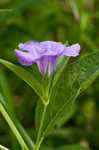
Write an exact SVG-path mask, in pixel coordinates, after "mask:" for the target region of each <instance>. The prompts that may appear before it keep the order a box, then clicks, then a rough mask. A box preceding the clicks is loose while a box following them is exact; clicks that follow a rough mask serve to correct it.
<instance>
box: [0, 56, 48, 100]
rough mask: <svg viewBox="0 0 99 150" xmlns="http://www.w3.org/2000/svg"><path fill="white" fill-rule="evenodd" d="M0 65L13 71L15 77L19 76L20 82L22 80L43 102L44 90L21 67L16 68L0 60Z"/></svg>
mask: <svg viewBox="0 0 99 150" xmlns="http://www.w3.org/2000/svg"><path fill="white" fill-rule="evenodd" d="M0 63H1V64H3V65H4V66H6V67H7V68H8V69H10V70H11V71H13V72H14V73H15V74H16V75H17V76H19V77H20V78H21V79H22V80H24V81H25V82H26V83H27V84H28V85H29V86H30V87H32V88H33V89H34V91H35V92H36V94H38V95H39V96H40V98H41V100H42V101H43V102H44V101H46V98H45V97H44V90H43V87H42V85H40V83H39V82H38V80H37V79H36V78H35V77H34V76H33V74H31V73H30V72H28V71H26V70H25V69H23V68H22V67H19V66H16V65H14V64H12V63H10V62H8V61H6V60H3V59H0Z"/></svg>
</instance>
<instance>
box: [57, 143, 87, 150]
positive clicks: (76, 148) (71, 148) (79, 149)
mask: <svg viewBox="0 0 99 150" xmlns="http://www.w3.org/2000/svg"><path fill="white" fill-rule="evenodd" d="M57 150H90V149H89V148H88V147H84V146H81V145H79V144H72V145H66V146H62V147H59V148H58V149H57Z"/></svg>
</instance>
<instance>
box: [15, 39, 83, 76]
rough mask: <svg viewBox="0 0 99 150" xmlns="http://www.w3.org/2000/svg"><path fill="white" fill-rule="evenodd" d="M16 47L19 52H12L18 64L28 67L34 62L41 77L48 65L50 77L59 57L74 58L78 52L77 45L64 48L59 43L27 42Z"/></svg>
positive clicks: (78, 46)
mask: <svg viewBox="0 0 99 150" xmlns="http://www.w3.org/2000/svg"><path fill="white" fill-rule="evenodd" d="M18 47H19V49H20V50H17V49H15V50H14V53H15V55H16V56H17V58H18V62H19V63H20V64H22V65H25V66H30V65H32V64H33V63H35V62H36V63H37V65H38V68H39V71H40V72H41V73H42V75H45V73H46V69H47V66H48V65H49V71H48V73H49V75H50V73H51V72H52V70H53V67H54V65H55V63H56V61H57V59H58V57H59V56H61V55H66V56H73V57H76V56H77V55H79V52H80V45H79V44H73V45H71V46H69V47H66V46H65V45H64V44H62V43H61V42H54V41H44V42H35V41H29V42H25V43H24V44H23V43H21V44H19V45H18Z"/></svg>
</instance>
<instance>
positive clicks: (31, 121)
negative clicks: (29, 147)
mask: <svg viewBox="0 0 99 150" xmlns="http://www.w3.org/2000/svg"><path fill="white" fill-rule="evenodd" d="M2 9H3V10H2ZM4 9H12V10H11V11H6V12H5V11H4ZM29 40H37V41H44V40H55V41H61V42H63V43H65V42H66V41H68V42H69V44H73V43H76V42H77V43H80V45H81V53H80V56H79V57H83V56H84V55H87V54H88V53H91V52H93V51H96V50H98V48H99V0H0V58H4V59H6V60H9V61H11V62H14V63H15V64H17V59H16V57H15V56H14V49H15V48H17V45H18V44H19V43H20V42H25V41H29ZM79 57H78V58H77V59H79ZM0 83H2V84H0V92H2V93H3V96H4V98H5V99H8V97H9V98H10V99H12V102H13V105H14V112H15V114H16V117H17V118H18V119H19V120H20V122H21V123H22V125H23V126H24V128H25V129H26V130H27V132H28V133H29V135H30V137H32V139H35V106H36V103H37V100H38V97H37V96H36V95H35V93H34V92H33V91H32V89H31V88H30V87H28V86H27V85H26V84H25V83H24V82H23V81H22V80H20V79H19V78H18V77H17V76H16V75H14V74H13V73H12V72H10V71H9V70H8V69H6V68H4V67H3V66H2V65H0ZM77 143H79V144H81V145H83V146H85V147H90V148H91V149H92V150H99V78H97V80H96V81H95V82H94V83H93V84H92V85H91V86H90V87H89V88H88V89H87V90H86V91H85V92H84V93H82V94H81V95H80V96H79V98H78V99H77V101H76V104H75V108H74V109H73V112H72V113H71V114H70V115H69V117H68V118H64V120H63V122H61V123H59V124H58V125H57V126H56V128H55V129H54V131H53V132H52V133H51V134H50V135H49V136H48V137H47V138H46V139H45V140H44V143H43V145H44V146H45V147H48V148H50V147H52V148H54V147H56V148H57V147H59V146H63V145H66V144H77ZM0 144H2V145H5V146H7V147H9V148H11V150H18V149H19V145H18V143H17V141H16V139H15V138H14V136H13V134H12V133H11V131H10V130H9V127H8V125H7V124H6V122H5V121H4V119H3V117H2V116H1V115H0ZM45 149H46V150H47V148H45ZM49 150H50V149H49ZM64 150H65V149H64Z"/></svg>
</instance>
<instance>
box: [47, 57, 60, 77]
mask: <svg viewBox="0 0 99 150" xmlns="http://www.w3.org/2000/svg"><path fill="white" fill-rule="evenodd" d="M57 59H58V56H57V55H56V56H49V72H48V73H49V75H50V74H51V72H52V70H53V68H54V66H55V64H56V61H57Z"/></svg>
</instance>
